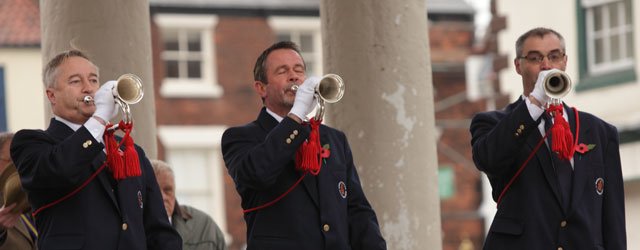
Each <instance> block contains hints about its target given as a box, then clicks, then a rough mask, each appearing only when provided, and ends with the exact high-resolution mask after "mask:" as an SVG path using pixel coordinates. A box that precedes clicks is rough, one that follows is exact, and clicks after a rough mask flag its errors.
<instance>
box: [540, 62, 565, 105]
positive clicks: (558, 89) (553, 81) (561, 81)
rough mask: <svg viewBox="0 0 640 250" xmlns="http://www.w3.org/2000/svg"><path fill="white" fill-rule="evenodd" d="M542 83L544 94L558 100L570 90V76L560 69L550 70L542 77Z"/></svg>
mask: <svg viewBox="0 0 640 250" xmlns="http://www.w3.org/2000/svg"><path fill="white" fill-rule="evenodd" d="M543 83H544V92H545V94H547V96H549V97H550V98H551V99H552V100H555V101H558V102H559V100H560V99H562V98H563V97H565V96H566V95H567V94H569V92H571V85H572V84H571V78H569V75H567V73H565V72H564V71H562V70H558V69H552V70H550V72H549V73H548V74H547V75H546V76H545V77H544V81H543Z"/></svg>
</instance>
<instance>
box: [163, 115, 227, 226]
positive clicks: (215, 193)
mask: <svg viewBox="0 0 640 250" xmlns="http://www.w3.org/2000/svg"><path fill="white" fill-rule="evenodd" d="M226 129H227V127H225V126H164V125H163V126H158V137H159V139H160V142H161V143H162V145H163V146H164V149H165V158H166V162H167V163H169V165H170V166H171V167H172V169H173V171H174V173H175V176H176V197H177V199H178V202H180V197H181V196H183V197H185V196H189V195H201V194H210V196H209V198H207V199H206V200H205V201H200V202H199V203H201V204H207V206H208V207H207V208H201V207H196V208H198V209H200V210H203V211H204V212H206V213H207V214H209V215H210V216H211V217H212V218H213V220H214V221H215V222H216V224H218V226H219V227H220V229H221V230H222V231H223V232H224V234H225V237H226V238H227V239H229V235H230V234H229V233H228V231H227V215H226V210H225V204H226V200H225V184H224V175H225V173H226V168H225V167H224V163H223V160H222V153H221V152H222V151H221V148H220V141H221V139H222V134H223V133H224V131H225V130H226ZM189 149H194V150H198V151H202V150H204V151H205V152H208V153H207V155H204V157H205V158H207V159H211V161H210V162H209V165H208V166H206V167H207V168H206V169H207V170H208V171H207V173H202V174H205V175H208V176H207V178H208V182H207V183H210V185H208V188H207V190H193V189H190V190H189V191H181V190H182V189H181V187H188V185H189V184H188V183H179V181H180V180H181V179H182V178H179V176H180V174H181V172H180V171H181V169H180V166H181V163H180V162H176V160H175V159H174V158H175V157H174V156H173V155H172V154H173V152H175V151H176V150H189ZM185 189H188V188H185ZM186 205H189V204H186Z"/></svg>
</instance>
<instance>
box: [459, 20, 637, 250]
mask: <svg viewBox="0 0 640 250" xmlns="http://www.w3.org/2000/svg"><path fill="white" fill-rule="evenodd" d="M516 53H517V58H516V59H515V60H514V65H515V68H516V72H518V74H520V75H521V76H522V86H523V95H522V96H521V97H520V98H518V100H517V101H515V102H513V103H511V104H509V105H508V106H507V107H505V108H504V109H502V110H496V111H490V112H484V113H479V114H477V115H476V116H475V117H474V118H473V120H472V122H471V128H470V130H471V135H472V139H471V144H472V151H473V160H474V162H475V164H476V167H477V168H478V169H479V170H481V171H483V172H484V173H486V174H487V176H488V177H489V180H490V182H491V186H492V188H493V191H492V194H493V199H494V200H495V201H496V202H497V203H498V204H497V206H498V211H497V212H496V215H495V217H494V220H493V222H492V224H491V228H490V229H489V231H488V234H487V238H486V241H485V243H484V248H485V249H559V250H561V249H626V248H627V247H626V229H625V218H624V189H623V180H622V171H621V165H620V153H619V145H618V144H619V140H618V133H617V130H616V128H615V127H614V126H612V125H610V124H608V123H606V122H605V121H603V120H601V119H599V118H597V117H595V116H594V115H592V114H589V113H585V112H579V111H577V110H575V109H573V108H571V107H570V106H568V105H567V104H565V103H563V104H562V105H561V106H559V107H558V108H559V110H563V112H562V117H558V120H555V121H557V122H560V123H563V122H562V119H564V121H567V122H568V124H569V126H568V127H569V129H570V130H571V133H572V135H573V136H574V141H575V142H577V143H571V144H569V146H574V147H573V148H574V149H576V152H575V153H574V154H568V155H569V156H568V159H566V158H563V157H559V156H558V154H557V152H553V151H551V150H550V149H549V146H548V145H552V144H551V143H550V142H549V141H548V138H549V137H552V136H551V135H549V136H548V137H547V140H546V141H545V140H544V139H543V137H544V136H545V134H546V133H548V131H550V130H548V127H549V126H550V125H551V124H552V123H554V121H552V120H550V119H547V117H548V116H547V114H548V112H546V109H547V108H548V103H549V102H550V97H549V96H548V94H547V93H546V92H545V91H544V90H543V85H544V80H542V79H543V78H544V76H546V75H547V74H549V72H550V71H549V70H552V69H555V70H561V71H564V70H565V68H566V65H567V55H566V54H565V43H564V38H563V37H562V35H560V34H559V33H558V32H556V31H554V30H551V29H547V28H535V29H532V30H530V31H528V32H526V33H524V34H523V35H522V36H520V37H519V38H518V40H517V41H516ZM563 107H564V108H563ZM558 112H559V111H558ZM576 112H577V114H576ZM554 131H555V130H554ZM550 134H551V133H550ZM575 137H577V138H575ZM575 139H577V140H575ZM580 144H583V145H584V147H580V146H579V145H580ZM538 145H540V146H539V147H538V148H537V149H536V147H537V146H538Z"/></svg>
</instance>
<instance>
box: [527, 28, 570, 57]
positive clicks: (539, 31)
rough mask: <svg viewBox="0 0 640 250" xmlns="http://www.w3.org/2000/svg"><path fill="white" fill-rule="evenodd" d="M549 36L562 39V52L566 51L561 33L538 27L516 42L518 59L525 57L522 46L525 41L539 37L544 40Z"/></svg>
mask: <svg viewBox="0 0 640 250" xmlns="http://www.w3.org/2000/svg"><path fill="white" fill-rule="evenodd" d="M547 34H554V35H556V36H557V37H558V38H559V39H560V43H561V46H562V50H563V51H564V50H565V46H564V37H562V35H560V33H558V32H557V31H555V30H552V29H549V28H542V27H538V28H534V29H531V30H529V31H527V32H526V33H524V34H522V35H521V36H520V37H518V40H516V57H520V56H523V55H522V46H523V45H524V41H525V40H527V38H529V37H532V36H537V37H540V38H543V37H544V36H545V35H547Z"/></svg>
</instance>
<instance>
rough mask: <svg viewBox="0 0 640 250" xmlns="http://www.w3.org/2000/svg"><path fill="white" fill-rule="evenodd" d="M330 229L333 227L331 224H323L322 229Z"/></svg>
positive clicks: (327, 230)
mask: <svg viewBox="0 0 640 250" xmlns="http://www.w3.org/2000/svg"><path fill="white" fill-rule="evenodd" d="M329 229H331V227H330V226H329V224H324V225H323V226H322V231H325V232H329Z"/></svg>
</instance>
